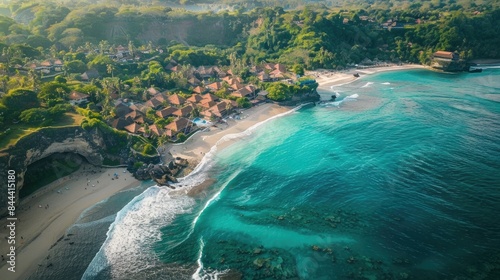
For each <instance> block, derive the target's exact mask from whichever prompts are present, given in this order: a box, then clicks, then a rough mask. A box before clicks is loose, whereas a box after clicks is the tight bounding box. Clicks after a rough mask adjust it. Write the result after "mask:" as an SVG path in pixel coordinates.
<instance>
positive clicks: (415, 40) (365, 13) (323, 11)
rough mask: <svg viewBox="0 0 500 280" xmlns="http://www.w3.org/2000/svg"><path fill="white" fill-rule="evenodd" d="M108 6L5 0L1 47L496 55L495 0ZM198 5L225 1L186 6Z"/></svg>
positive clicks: (235, 58) (499, 34)
mask: <svg viewBox="0 0 500 280" xmlns="http://www.w3.org/2000/svg"><path fill="white" fill-rule="evenodd" d="M87 2H90V3H93V2H99V1H87ZM106 2H107V3H106V4H92V5H85V6H84V5H82V4H80V6H77V5H78V4H77V3H75V2H71V3H70V2H68V4H67V6H64V5H59V4H56V3H51V2H46V1H44V2H33V1H26V2H23V1H12V2H10V3H9V4H8V5H4V8H3V10H2V9H0V12H3V14H4V15H3V16H0V49H3V50H5V47H6V46H9V45H10V46H16V48H17V49H18V50H19V49H20V50H19V51H20V52H21V53H22V55H20V56H21V58H22V59H24V60H29V59H34V58H44V57H54V56H56V55H57V53H58V52H60V51H63V52H65V53H66V52H72V51H74V50H76V49H77V48H79V47H82V46H84V45H86V44H87V45H88V44H89V43H92V44H94V45H97V44H99V42H101V41H103V40H105V41H106V42H109V44H110V46H109V48H111V47H113V46H115V47H116V46H117V45H119V44H122V45H124V46H126V45H127V44H129V43H130V42H132V43H133V44H134V45H136V46H140V45H147V44H150V45H151V44H152V45H155V46H158V45H160V46H169V45H170V46H172V45H178V44H182V45H184V46H186V48H188V49H189V48H191V47H192V46H197V47H204V46H206V45H211V46H215V47H217V48H221V49H225V50H226V51H225V53H226V54H232V56H231V57H229V56H227V57H226V58H225V60H226V61H227V60H228V59H231V63H233V62H234V63H239V64H240V65H248V64H253V63H258V62H261V61H275V62H281V63H285V64H287V65H294V64H301V65H304V66H305V67H306V68H318V67H321V68H343V67H345V66H346V65H348V64H351V63H360V62H363V61H364V62H369V61H373V60H375V59H378V60H382V61H404V62H406V61H409V62H419V63H428V62H429V60H430V57H431V54H432V53H433V52H434V51H436V50H447V51H457V52H459V53H460V55H461V57H462V58H464V59H469V58H499V57H500V49H499V47H498V46H500V25H499V24H498V23H499V19H500V9H499V8H497V6H498V1H459V0H456V1H455V0H447V1H442V0H432V1H421V2H409V1H405V2H400V1H381V0H379V1H377V0H374V1H354V2H352V3H350V4H349V5H348V6H347V7H352V8H342V9H340V8H338V6H339V5H342V4H345V3H344V2H346V1H343V0H339V1H310V3H313V4H314V3H316V4H314V5H309V6H305V7H302V8H300V9H295V10H286V9H284V8H282V7H268V8H262V7H258V6H262V5H263V4H272V3H274V2H273V1H272V0H260V1H253V2H252V1H245V2H241V1H240V2H233V4H235V6H234V7H235V10H233V11H230V12H228V11H223V12H219V13H214V12H203V13H194V12H188V11H186V10H178V9H177V10H173V9H172V8H169V7H167V6H166V5H164V4H165V3H168V2H165V1H151V2H150V4H151V5H146V6H137V5H135V4H138V3H139V2H138V1H135V0H130V1H116V2H112V1H106ZM172 2H173V3H178V1H172ZM172 2H171V3H172ZM180 2H183V1H180ZM201 2H205V3H206V2H213V3H225V2H224V1H194V0H193V1H187V2H186V3H187V4H196V3H201ZM279 2H280V3H284V4H286V5H291V3H296V2H297V4H298V2H302V3H304V2H303V1H292V0H289V1H279ZM320 2H321V3H327V4H328V5H330V7H331V8H326V7H325V6H324V4H318V3H320ZM474 2H477V3H474ZM79 3H85V1H81V2H79ZM141 3H143V4H144V1H141ZM148 3H149V2H148ZM227 3H229V2H227ZM243 3H246V4H248V5H250V4H251V5H250V6H252V5H253V6H257V8H254V9H252V10H250V11H246V10H245V9H244V8H241V7H240V6H238V5H243ZM153 4H155V5H153ZM248 5H247V7H248ZM238 7H240V9H236V8H238ZM9 51H11V52H12V48H10V49H9ZM2 54H3V55H2V59H3V61H5V60H6V59H8V56H11V57H12V54H6V53H5V51H3V53H2ZM201 59H202V58H201ZM221 60H224V59H221ZM191 63H193V62H191ZM194 64H196V62H195V61H194Z"/></svg>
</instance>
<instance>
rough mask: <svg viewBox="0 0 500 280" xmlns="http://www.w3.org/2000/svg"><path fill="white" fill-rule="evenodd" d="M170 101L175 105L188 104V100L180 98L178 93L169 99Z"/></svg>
mask: <svg viewBox="0 0 500 280" xmlns="http://www.w3.org/2000/svg"><path fill="white" fill-rule="evenodd" d="M168 101H170V104H173V105H181V104H184V102H186V99H184V98H183V97H182V96H180V95H178V94H177V93H176V94H173V95H170V96H169V97H168Z"/></svg>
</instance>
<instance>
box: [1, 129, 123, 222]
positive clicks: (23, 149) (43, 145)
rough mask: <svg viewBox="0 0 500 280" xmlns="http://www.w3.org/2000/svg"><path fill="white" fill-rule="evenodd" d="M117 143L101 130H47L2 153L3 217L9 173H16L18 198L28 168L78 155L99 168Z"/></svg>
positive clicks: (27, 137) (42, 130)
mask: <svg viewBox="0 0 500 280" xmlns="http://www.w3.org/2000/svg"><path fill="white" fill-rule="evenodd" d="M116 141H117V140H116V139H114V137H113V136H112V135H107V134H106V133H103V132H101V131H100V130H98V129H93V130H90V131H87V130H84V129H82V128H81V127H79V126H72V127H64V128H44V129H41V130H39V131H37V132H35V133H32V134H29V135H27V136H25V137H23V138H21V139H19V141H18V142H17V143H16V145H15V146H13V147H10V148H8V149H5V150H2V151H1V152H0V170H2V172H1V173H0V216H2V215H4V214H5V213H6V207H7V171H8V170H13V171H15V173H16V197H17V200H19V191H20V190H21V189H22V187H23V184H24V174H25V173H26V170H27V168H28V166H29V165H30V164H32V163H34V162H36V161H39V160H41V159H43V158H46V157H48V156H50V155H52V154H55V153H76V154H79V155H81V156H82V157H84V158H85V159H86V160H87V161H88V162H89V163H91V164H93V165H96V166H100V165H102V163H103V160H104V155H106V152H105V151H106V147H113V146H115V147H116V146H117V145H118V143H116Z"/></svg>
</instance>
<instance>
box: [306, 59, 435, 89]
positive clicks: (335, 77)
mask: <svg viewBox="0 0 500 280" xmlns="http://www.w3.org/2000/svg"><path fill="white" fill-rule="evenodd" d="M425 68H426V67H425V66H423V65H419V64H403V65H391V66H380V67H370V68H364V69H351V70H344V71H333V70H316V71H307V73H306V74H307V75H311V76H313V77H315V78H316V81H317V82H318V84H319V88H320V89H321V88H323V89H326V88H330V87H332V86H338V85H342V84H347V83H350V82H353V81H355V80H356V79H359V78H356V77H354V75H353V74H355V73H358V74H359V75H360V78H362V77H363V76H365V75H372V74H376V73H380V72H385V71H398V70H408V69H425Z"/></svg>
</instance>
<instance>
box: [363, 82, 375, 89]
mask: <svg viewBox="0 0 500 280" xmlns="http://www.w3.org/2000/svg"><path fill="white" fill-rule="evenodd" d="M371 85H373V82H368V83H366V84H365V85H364V86H362V88H365V87H369V86H371Z"/></svg>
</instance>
